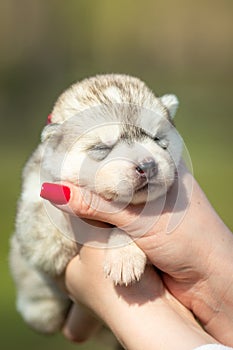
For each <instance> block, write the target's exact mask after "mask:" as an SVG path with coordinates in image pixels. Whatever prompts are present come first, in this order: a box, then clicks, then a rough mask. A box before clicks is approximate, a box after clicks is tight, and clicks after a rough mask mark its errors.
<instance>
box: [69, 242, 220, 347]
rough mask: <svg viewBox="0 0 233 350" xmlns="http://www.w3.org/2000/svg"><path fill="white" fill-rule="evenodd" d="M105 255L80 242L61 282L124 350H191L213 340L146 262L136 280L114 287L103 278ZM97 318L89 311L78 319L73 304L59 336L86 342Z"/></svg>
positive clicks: (77, 311) (78, 316) (99, 250)
mask: <svg viewBox="0 0 233 350" xmlns="http://www.w3.org/2000/svg"><path fill="white" fill-rule="evenodd" d="M104 256H105V251H104V250H103V249H96V248H93V247H87V246H83V247H82V249H81V251H80V254H79V255H78V256H76V257H75V258H74V259H73V260H72V261H71V262H70V263H69V264H68V266H67V269H66V273H65V285H66V288H67V291H68V293H69V295H70V296H71V298H72V299H73V300H74V301H76V302H77V303H82V304H83V305H85V306H86V307H87V308H88V309H90V310H92V312H94V313H95V314H96V315H97V317H98V318H100V319H101V320H103V322H104V323H105V324H107V325H108V326H109V327H110V328H111V330H112V331H113V333H114V334H115V335H116V337H117V338H118V340H119V341H120V342H121V344H122V345H123V346H124V347H125V348H126V349H129V350H139V349H147V350H150V349H153V350H154V349H155V348H161V346H162V347H163V349H164V350H166V349H171V348H172V349H174V350H176V349H177V350H178V349H179V350H182V349H184V350H189V349H190V350H191V349H194V348H196V347H197V346H200V345H204V344H209V343H216V341H215V340H214V339H213V338H211V337H210V336H209V335H208V334H206V333H205V332H204V331H203V329H202V328H201V327H200V326H199V325H198V323H197V322H196V321H195V320H194V317H193V315H192V314H191V313H190V312H189V311H188V310H186V308H185V307H183V305H181V304H180V303H179V302H177V300H176V299H175V298H174V297H173V296H172V295H171V294H170V293H169V292H168V291H166V289H165V288H164V285H163V283H162V281H161V279H160V278H159V276H158V275H157V273H156V271H155V270H154V268H153V267H152V266H147V268H146V270H145V273H144V275H143V276H142V279H141V280H140V281H139V282H138V283H135V284H132V285H130V286H128V287H125V286H114V284H113V283H112V281H111V280H110V279H108V278H105V276H104V272H103V268H102V266H103V261H104ZM95 322H96V321H95V318H92V317H91V315H90V314H89V313H87V316H85V315H84V317H83V318H81V317H80V309H78V310H76V306H74V309H73V310H72V311H71V314H70V315H69V317H68V319H67V322H66V325H65V327H64V329H63V334H64V335H65V336H66V337H67V338H68V339H71V340H76V341H80V340H84V336H85V335H87V336H88V331H87V329H90V327H93V325H94V329H95V328H96V324H95ZM90 323H91V324H90ZM84 334H85V335H84Z"/></svg>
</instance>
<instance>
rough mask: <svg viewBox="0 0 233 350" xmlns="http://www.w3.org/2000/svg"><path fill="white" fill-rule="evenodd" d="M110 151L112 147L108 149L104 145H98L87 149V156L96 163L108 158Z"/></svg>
mask: <svg viewBox="0 0 233 350" xmlns="http://www.w3.org/2000/svg"><path fill="white" fill-rule="evenodd" d="M111 150H112V147H109V146H107V145H105V144H104V143H99V144H97V145H93V146H92V147H90V148H89V150H88V155H89V156H90V157H91V158H92V159H94V160H96V161H101V160H103V159H105V158H106V157H107V156H108V154H109V153H110V152H111Z"/></svg>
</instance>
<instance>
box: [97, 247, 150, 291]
mask: <svg viewBox="0 0 233 350" xmlns="http://www.w3.org/2000/svg"><path fill="white" fill-rule="evenodd" d="M145 265H146V256H145V254H144V253H143V251H142V250H141V249H139V248H138V247H137V245H136V244H135V243H131V244H129V245H127V246H125V247H121V248H111V249H109V250H108V251H107V255H106V259H105V263H104V273H105V275H106V277H107V276H109V277H110V278H112V280H113V281H114V283H115V284H116V285H117V284H119V285H122V284H125V285H126V286H127V285H128V284H130V283H132V282H135V281H139V279H140V278H141V275H142V274H143V272H144V269H145Z"/></svg>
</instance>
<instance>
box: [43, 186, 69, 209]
mask: <svg viewBox="0 0 233 350" xmlns="http://www.w3.org/2000/svg"><path fill="white" fill-rule="evenodd" d="M40 196H41V197H42V198H44V199H47V200H48V201H50V202H52V203H54V204H58V205H59V204H60V205H62V204H67V203H68V202H69V200H70V188H69V187H68V186H64V185H59V184H54V183H49V182H45V183H43V185H42V187H41V192H40Z"/></svg>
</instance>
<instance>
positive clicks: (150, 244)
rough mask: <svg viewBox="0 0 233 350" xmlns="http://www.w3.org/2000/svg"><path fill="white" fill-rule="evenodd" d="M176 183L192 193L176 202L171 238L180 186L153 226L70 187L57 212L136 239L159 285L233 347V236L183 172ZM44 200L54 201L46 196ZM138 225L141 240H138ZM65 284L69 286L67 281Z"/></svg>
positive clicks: (133, 209) (136, 209) (137, 209)
mask: <svg viewBox="0 0 233 350" xmlns="http://www.w3.org/2000/svg"><path fill="white" fill-rule="evenodd" d="M179 177H180V183H179V186H180V187H179V192H180V193H186V192H188V190H189V189H188V186H189V185H190V183H192V185H193V189H192V193H191V196H190V198H188V201H187V198H185V196H180V197H179V199H178V200H179V203H178V204H179V205H178V207H180V208H183V209H182V210H181V211H182V212H183V214H184V215H183V216H182V217H181V219H180V221H179V222H178V224H177V225H174V227H173V229H172V231H171V232H170V231H169V233H168V232H167V228H168V223H169V222H170V220H171V212H172V210H173V205H174V202H175V201H176V199H177V193H178V192H177V189H178V183H176V184H175V185H174V186H173V187H172V189H171V190H170V191H169V193H168V196H167V200H166V204H165V208H164V210H163V212H162V213H161V215H160V216H159V218H158V220H157V221H156V223H155V224H154V225H153V224H152V225H149V226H148V227H147V225H146V222H147V221H148V213H147V216H146V217H143V214H141V210H142V206H140V205H138V206H131V205H129V206H128V207H127V208H125V209H124V210H122V211H119V212H113V213H111V212H110V210H109V206H110V207H111V206H113V204H112V203H111V202H108V201H105V200H103V199H101V198H100V197H98V196H96V195H95V194H93V193H88V192H86V193H85V200H84V199H83V191H82V190H81V189H80V188H79V187H77V186H73V185H71V184H63V185H67V186H68V187H69V188H70V190H71V192H70V200H69V203H68V204H67V205H57V207H58V208H59V209H62V210H65V211H68V212H70V211H71V210H72V212H73V213H75V214H76V215H78V216H79V217H82V218H87V219H91V220H95V221H102V222H108V223H110V224H111V225H115V226H117V227H120V228H121V229H124V230H125V231H126V232H127V233H128V234H130V235H131V236H135V237H136V236H137V239H136V241H135V242H136V243H137V245H138V246H139V247H140V248H141V249H142V250H143V251H144V252H145V254H146V255H147V257H148V259H149V260H150V262H151V263H152V264H153V265H154V266H156V267H157V268H158V269H159V270H161V271H162V274H161V278H162V281H163V283H164V285H165V287H166V288H167V290H168V291H169V292H170V293H171V295H173V296H174V297H175V298H176V299H177V300H178V301H179V302H181V303H182V304H183V305H184V306H185V307H186V308H187V309H189V310H191V311H192V312H193V314H194V315H195V316H196V317H197V318H198V319H199V320H200V322H201V324H202V325H203V327H204V329H205V330H206V331H207V332H208V333H209V334H211V335H212V336H213V337H214V338H215V339H217V340H218V341H219V342H222V343H224V344H226V345H229V346H233V332H232V329H233V273H232V271H233V257H232V251H233V236H232V234H231V232H230V231H229V229H228V228H227V227H226V226H225V225H224V223H223V222H222V220H221V219H220V218H219V216H218V215H217V214H216V212H215V211H214V209H213V208H212V206H211V205H210V203H209V201H208V200H207V198H206V196H205V195H204V193H203V192H202V190H201V188H200V187H199V185H198V183H197V182H196V181H195V179H194V178H193V177H192V175H191V174H190V173H189V172H188V171H187V170H186V168H185V167H183V166H182V167H181V169H180V172H179ZM44 198H46V195H45V196H44ZM47 199H50V200H51V199H52V198H49V194H47ZM51 202H53V201H52V200H51ZM106 209H107V210H106ZM113 211H114V210H113ZM156 214H157V212H156V210H155V213H154V215H156ZM138 217H140V220H137V219H138ZM150 217H153V207H152V211H151V208H150ZM140 224H141V225H142V226H141V227H142V228H143V230H144V232H143V233H144V235H143V236H140V237H138V232H139V231H140ZM145 227H146V230H145ZM85 249H86V247H85ZM97 252H98V251H97V250H96V253H95V254H97ZM95 254H94V255H95ZM98 254H99V253H98ZM77 259H78V258H77ZM67 271H69V266H68V268H67ZM67 276H70V275H69V274H68V275H67ZM153 276H155V275H153ZM89 278H90V277H89ZM144 278H145V277H144ZM87 279H88V278H87ZM154 280H156V281H157V282H158V279H157V277H156V278H155V279H153V278H152V276H151V278H150V279H149V281H148V284H150V283H151V284H153V283H154ZM66 281H67V284H68V285H69V281H70V279H69V278H68V279H67V280H66ZM135 286H137V284H136V285H135ZM139 286H140V284H138V288H139ZM130 288H134V286H133V287H130ZM135 288H136V287H135ZM127 290H129V288H127ZM173 300H174V299H173ZM86 303H87V302H86ZM88 306H89V307H91V308H92V306H91V305H88ZM154 311H155V310H154ZM148 312H149V311H148ZM100 317H103V315H101V316H100ZM143 323H144V322H143Z"/></svg>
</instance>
